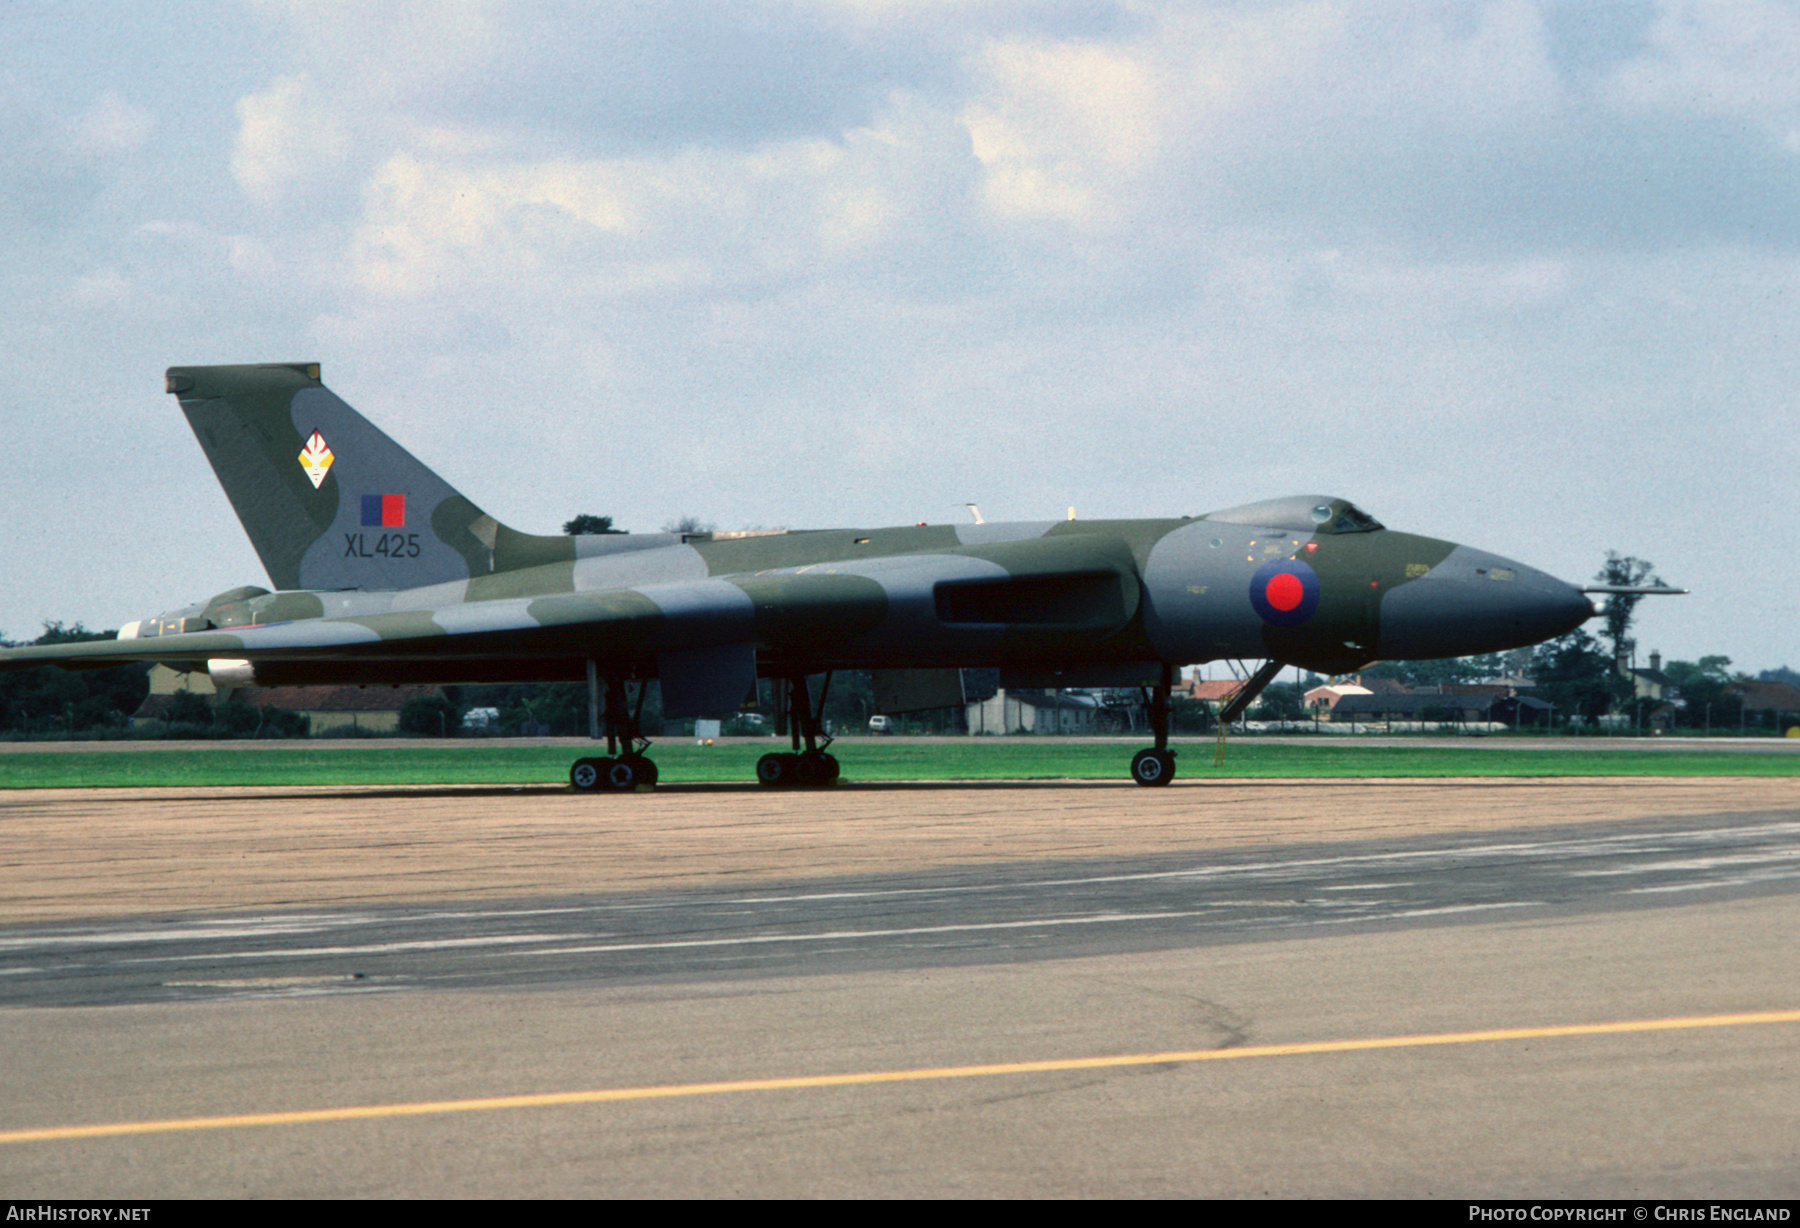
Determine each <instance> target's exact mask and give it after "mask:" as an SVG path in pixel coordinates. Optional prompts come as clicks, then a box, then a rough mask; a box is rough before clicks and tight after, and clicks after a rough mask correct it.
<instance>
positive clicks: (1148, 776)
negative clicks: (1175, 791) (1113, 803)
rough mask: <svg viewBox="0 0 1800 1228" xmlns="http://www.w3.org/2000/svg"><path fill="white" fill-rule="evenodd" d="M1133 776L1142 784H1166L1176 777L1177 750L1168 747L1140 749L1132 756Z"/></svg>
mask: <svg viewBox="0 0 1800 1228" xmlns="http://www.w3.org/2000/svg"><path fill="white" fill-rule="evenodd" d="M1131 778H1132V779H1133V780H1135V781H1137V782H1138V783H1139V784H1140V785H1166V784H1168V783H1169V782H1170V781H1171V780H1174V779H1175V752H1174V751H1172V750H1170V749H1168V748H1167V747H1158V748H1152V749H1150V750H1140V751H1139V752H1138V753H1137V754H1135V755H1133V756H1132V757H1131Z"/></svg>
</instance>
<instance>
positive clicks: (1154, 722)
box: [1131, 665, 1175, 786]
mask: <svg viewBox="0 0 1800 1228" xmlns="http://www.w3.org/2000/svg"><path fill="white" fill-rule="evenodd" d="M1174 686H1175V667H1174V666H1173V665H1165V666H1163V667H1162V678H1161V679H1159V680H1158V681H1157V684H1156V685H1155V686H1154V687H1152V688H1150V691H1149V693H1148V694H1146V695H1145V696H1144V700H1145V704H1144V706H1145V707H1146V708H1148V709H1149V711H1150V733H1151V735H1152V736H1153V737H1154V738H1155V739H1156V745H1155V746H1153V747H1151V748H1150V749H1148V750H1140V751H1139V752H1138V753H1137V754H1135V755H1133V756H1132V757H1131V778H1132V779H1133V780H1135V781H1137V782H1138V783H1139V784H1140V785H1145V786H1154V785H1166V784H1168V783H1169V782H1170V781H1171V780H1174V779H1175V752H1174V751H1172V750H1170V749H1169V692H1170V691H1171V690H1173V689H1174Z"/></svg>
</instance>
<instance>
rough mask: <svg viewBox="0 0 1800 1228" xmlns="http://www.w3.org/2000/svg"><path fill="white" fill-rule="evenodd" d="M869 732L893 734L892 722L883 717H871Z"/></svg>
mask: <svg viewBox="0 0 1800 1228" xmlns="http://www.w3.org/2000/svg"><path fill="white" fill-rule="evenodd" d="M869 732H870V733H892V732H894V722H893V721H891V720H889V719H888V718H887V717H885V716H871V717H870V718H869Z"/></svg>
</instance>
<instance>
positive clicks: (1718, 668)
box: [1663, 656, 1744, 729]
mask: <svg viewBox="0 0 1800 1228" xmlns="http://www.w3.org/2000/svg"><path fill="white" fill-rule="evenodd" d="M1730 665H1731V658H1730V657H1722V656H1708V657H1701V658H1700V659H1699V660H1698V661H1670V662H1669V663H1668V664H1667V665H1665V666H1663V673H1664V674H1666V675H1668V678H1669V681H1670V682H1673V683H1674V684H1675V686H1676V687H1677V688H1678V689H1679V690H1680V692H1681V706H1680V707H1678V708H1677V709H1676V714H1675V719H1676V723H1678V724H1681V725H1686V726H1688V727H1689V728H1692V729H1705V728H1708V727H1712V728H1735V727H1736V726H1737V723H1738V714H1739V712H1740V710H1741V709H1742V708H1743V706H1744V701H1743V698H1742V697H1741V696H1738V695H1734V694H1732V693H1731V691H1730V690H1729V689H1728V688H1729V687H1730V686H1731V684H1732V683H1733V682H1735V681H1737V678H1736V677H1735V676H1734V675H1733V674H1732V672H1731V670H1730V668H1729V666H1730Z"/></svg>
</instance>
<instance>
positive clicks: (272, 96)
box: [231, 73, 349, 205]
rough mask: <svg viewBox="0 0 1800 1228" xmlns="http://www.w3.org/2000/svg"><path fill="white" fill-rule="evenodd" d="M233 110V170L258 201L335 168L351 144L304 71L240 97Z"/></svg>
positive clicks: (270, 201)
mask: <svg viewBox="0 0 1800 1228" xmlns="http://www.w3.org/2000/svg"><path fill="white" fill-rule="evenodd" d="M237 114H238V132H237V140H236V143H235V144H234V145H233V148H232V151H231V174H232V177H233V178H234V179H236V180H237V184H238V187H240V188H242V189H243V191H244V194H245V195H246V196H248V197H249V198H250V199H251V200H253V201H255V202H256V203H257V204H259V205H274V204H277V203H279V202H280V201H281V200H282V199H283V197H284V196H286V195H287V194H288V193H289V191H290V190H292V189H293V188H295V187H296V186H299V185H304V184H306V183H307V182H308V181H310V180H314V179H316V178H319V177H320V176H322V175H328V174H330V173H332V172H334V171H335V170H336V169H337V167H338V165H339V163H341V162H342V161H343V159H344V156H345V153H346V151H347V149H348V146H349V141H348V137H347V134H346V133H345V130H344V125H343V122H342V120H341V119H340V117H339V116H338V115H337V114H336V113H334V111H333V110H332V108H331V107H329V106H328V105H326V103H325V101H324V99H323V98H322V97H321V96H320V94H319V91H318V90H317V89H316V88H315V87H314V85H313V84H312V81H311V79H310V78H309V77H307V76H306V75H305V74H303V73H302V74H297V75H295V76H288V77H281V78H278V79H277V80H276V81H275V82H274V83H273V84H271V85H270V86H269V88H268V89H266V90H264V91H263V92H261V93H259V94H250V95H247V96H245V97H243V98H240V99H239V100H238V104H237Z"/></svg>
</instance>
